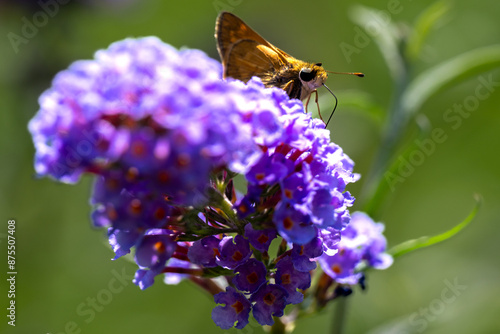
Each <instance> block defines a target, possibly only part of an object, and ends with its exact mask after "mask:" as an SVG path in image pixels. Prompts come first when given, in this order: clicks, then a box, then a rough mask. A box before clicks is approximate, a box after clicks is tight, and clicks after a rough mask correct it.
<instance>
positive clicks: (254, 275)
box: [246, 271, 259, 284]
mask: <svg viewBox="0 0 500 334" xmlns="http://www.w3.org/2000/svg"><path fill="white" fill-rule="evenodd" d="M246 277H247V281H248V283H250V284H255V283H257V281H258V280H259V275H257V273H256V272H255V271H254V272H252V273H250V274H248V275H247V276H246Z"/></svg>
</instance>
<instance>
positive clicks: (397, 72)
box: [350, 5, 406, 81]
mask: <svg viewBox="0 0 500 334" xmlns="http://www.w3.org/2000/svg"><path fill="white" fill-rule="evenodd" d="M381 13H382V11H380V10H378V9H373V8H369V7H365V6H361V5H356V6H353V7H352V8H351V10H350V16H351V19H352V21H353V22H355V23H356V24H358V25H359V26H361V27H363V28H364V29H365V31H366V32H367V33H368V34H369V35H370V37H371V38H373V39H374V41H375V42H376V44H377V46H378V48H379V49H380V52H381V53H382V56H383V57H384V59H385V62H386V63H387V67H388V68H389V70H390V72H391V75H392V77H393V78H394V79H395V80H396V81H399V80H400V79H399V78H400V76H401V75H402V74H404V73H406V70H405V62H404V60H403V58H402V57H401V53H400V52H399V42H400V38H399V36H400V33H399V28H398V27H397V26H396V25H395V24H393V23H391V22H390V18H389V19H388V18H387V17H384V16H382V15H381ZM367 27H370V28H372V29H367Z"/></svg>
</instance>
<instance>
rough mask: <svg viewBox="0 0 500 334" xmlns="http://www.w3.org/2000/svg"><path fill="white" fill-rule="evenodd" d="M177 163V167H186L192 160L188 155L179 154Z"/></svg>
mask: <svg viewBox="0 0 500 334" xmlns="http://www.w3.org/2000/svg"><path fill="white" fill-rule="evenodd" d="M176 162H177V166H179V167H186V166H187V165H189V163H190V162H191V158H190V157H189V155H188V154H179V156H178V157H177V161H176Z"/></svg>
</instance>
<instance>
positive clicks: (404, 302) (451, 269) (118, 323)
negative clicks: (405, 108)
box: [0, 0, 500, 334]
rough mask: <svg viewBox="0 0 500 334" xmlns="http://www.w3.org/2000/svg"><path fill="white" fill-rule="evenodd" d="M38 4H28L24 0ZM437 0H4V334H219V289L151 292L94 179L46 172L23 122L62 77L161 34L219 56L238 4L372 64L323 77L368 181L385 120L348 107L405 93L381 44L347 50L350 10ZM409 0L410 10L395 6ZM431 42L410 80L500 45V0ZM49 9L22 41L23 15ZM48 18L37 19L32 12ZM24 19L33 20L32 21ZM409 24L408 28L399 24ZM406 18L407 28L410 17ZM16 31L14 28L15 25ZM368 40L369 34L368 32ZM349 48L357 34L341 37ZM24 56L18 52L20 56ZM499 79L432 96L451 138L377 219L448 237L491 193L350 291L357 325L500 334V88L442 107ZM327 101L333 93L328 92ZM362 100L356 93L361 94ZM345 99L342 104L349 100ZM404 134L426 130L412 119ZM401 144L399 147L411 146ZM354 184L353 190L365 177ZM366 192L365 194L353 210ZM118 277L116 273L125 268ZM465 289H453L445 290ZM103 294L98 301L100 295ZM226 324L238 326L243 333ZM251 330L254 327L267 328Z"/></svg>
mask: <svg viewBox="0 0 500 334" xmlns="http://www.w3.org/2000/svg"><path fill="white" fill-rule="evenodd" d="M20 3H26V5H20ZM432 3H433V2H432V1H411V0H400V1H395V0H383V1H380V0H375V1H374V0H372V1H368V0H366V1H360V2H349V1H295V0H293V1H284V0H280V1H268V0H265V1H264V0H258V1H257V0H253V1H250V0H217V1H201V0H191V1H168V2H167V1H160V0H142V1H133V0H129V1H100V2H99V1H95V2H90V1H70V2H69V3H68V4H64V5H62V4H61V5H59V8H58V9H57V11H56V12H55V13H54V15H53V17H49V18H48V19H47V20H46V21H45V22H44V21H43V20H42V19H43V17H42V16H40V14H37V13H39V12H40V11H41V10H42V8H41V7H40V5H39V4H37V3H36V1H32V2H29V1H25V2H19V1H16V2H14V1H12V2H7V1H0V36H2V37H1V38H0V50H1V51H0V85H1V88H0V107H1V110H0V138H1V139H0V140H1V142H0V157H1V160H0V161H1V162H0V163H1V171H2V172H1V173H0V189H1V193H0V212H1V221H2V224H1V226H2V228H1V230H0V244H1V246H0V248H1V249H2V254H6V244H7V243H6V236H7V234H6V233H7V220H8V219H15V220H16V222H17V225H16V226H17V229H16V240H17V243H16V247H17V254H16V255H17V271H18V275H17V282H16V284H17V285H16V305H17V318H16V320H17V321H16V327H15V328H13V327H11V326H8V325H7V319H6V317H5V315H4V314H6V310H5V308H6V307H7V297H6V295H7V285H6V284H5V282H6V281H5V275H6V274H5V273H6V272H7V269H6V260H5V258H6V255H5V256H2V258H3V259H4V260H2V261H3V263H4V265H2V268H4V269H2V271H3V273H2V274H1V277H3V278H2V280H1V283H0V287H1V289H0V296H1V298H0V300H1V309H2V310H4V311H3V313H2V317H1V318H2V319H3V320H2V322H1V323H0V332H2V333H136V332H153V331H154V332H156V333H220V332H223V331H222V330H220V329H219V328H218V327H217V326H215V324H214V323H213V322H212V320H211V318H210V312H211V309H212V308H213V306H214V304H213V300H212V298H211V297H209V296H207V295H206V294H205V293H204V292H202V291H200V290H198V289H197V288H196V287H195V286H193V285H192V284H190V283H189V282H183V283H181V284H180V285H178V286H167V285H164V284H162V283H161V280H160V279H159V278H157V280H156V284H154V285H153V286H152V287H151V288H149V289H147V290H146V291H141V290H140V289H139V288H138V287H136V286H134V285H133V284H132V283H131V278H132V276H133V273H134V271H135V267H134V265H132V264H131V263H129V262H127V261H125V260H123V259H120V260H118V261H111V258H112V257H113V254H112V252H111V251H110V250H109V249H108V248H107V247H106V240H105V238H104V231H102V230H93V229H92V228H91V227H90V218H89V214H90V207H89V205H88V198H89V194H90V189H91V183H92V180H91V179H90V178H88V177H87V178H84V179H83V180H82V181H81V182H80V183H79V184H78V185H76V186H68V185H62V184H58V183H55V182H53V181H51V180H48V179H36V178H35V177H34V170H33V166H32V165H33V163H32V161H33V155H34V148H33V145H32V142H31V138H30V136H29V133H28V132H27V127H26V126H27V123H28V121H29V120H30V118H31V117H33V115H34V114H35V112H36V111H37V110H38V104H37V98H38V96H39V95H40V94H41V93H42V92H43V91H44V90H45V89H47V88H49V87H50V82H51V80H52V78H53V76H54V75H55V74H56V73H57V72H58V71H60V70H63V69H65V68H67V66H68V65H69V64H70V63H71V62H73V61H75V60H78V59H88V58H91V57H92V56H93V53H94V52H95V51H96V50H98V49H102V48H106V47H107V46H108V45H109V44H110V43H112V42H113V41H116V40H120V39H123V38H125V37H138V36H146V35H156V36H158V37H160V38H161V39H162V40H163V41H165V42H167V43H170V44H172V45H174V46H176V47H181V46H187V47H191V48H198V49H201V50H204V51H205V52H207V53H208V54H209V55H210V56H211V57H213V58H216V59H218V55H217V51H216V47H215V41H214V37H213V30H214V23H215V18H216V16H217V14H218V11H219V10H222V9H226V10H231V11H233V12H234V13H235V14H237V15H239V16H240V17H242V18H243V19H244V20H245V21H246V22H247V23H249V24H250V25H251V26H252V27H253V28H255V29H256V30H257V31H258V32H260V33H261V34H262V35H263V36H264V37H266V38H267V39H268V40H269V41H270V42H271V43H273V44H275V45H277V46H278V47H280V48H281V49H283V50H285V51H286V52H288V53H290V54H292V55H294V56H295V57H297V58H299V59H302V60H309V61H315V62H319V61H321V62H323V65H324V66H325V68H326V69H329V70H333V71H362V72H364V73H365V74H366V77H365V78H364V79H358V78H356V77H349V76H336V75H331V76H330V78H329V80H328V82H327V84H328V85H329V87H330V88H331V89H332V90H333V91H334V92H336V94H337V96H338V98H339V107H338V109H337V111H336V113H335V116H334V118H333V123H332V124H331V125H330V129H331V130H332V139H333V140H334V141H335V142H336V143H338V144H340V145H341V146H342V147H343V149H344V150H345V151H346V152H347V154H348V155H349V156H350V157H351V158H352V159H353V160H354V161H355V163H356V167H355V171H356V172H358V173H361V174H362V175H363V176H365V175H366V174H367V173H368V171H369V169H370V165H371V163H372V161H373V159H374V156H375V154H376V151H377V147H378V146H379V144H380V141H381V133H382V131H383V126H382V125H381V122H380V121H379V120H377V118H376V117H373V116H372V115H368V114H367V113H364V112H362V111H360V110H358V109H357V108H351V107H350V106H351V105H352V103H349V101H351V100H352V99H353V98H352V96H354V97H356V96H357V94H358V92H362V93H363V94H364V95H365V96H369V97H370V100H371V101H372V102H375V103H377V104H379V105H380V106H381V107H382V110H387V109H388V108H389V106H390V104H391V97H392V94H393V93H394V89H395V87H394V85H393V84H392V81H391V77H390V73H389V70H388V67H387V66H386V64H385V62H384V59H383V56H382V54H381V53H380V51H379V49H378V48H377V47H376V45H375V40H374V39H373V38H369V41H368V42H367V43H366V45H365V44H363V47H359V46H360V45H358V47H357V51H356V52H354V53H352V54H351V55H350V56H349V57H346V56H345V53H343V51H342V49H341V47H340V45H341V43H348V44H350V45H352V46H355V47H356V34H357V30H356V29H357V28H356V27H359V26H358V25H357V24H355V23H353V21H352V20H351V19H350V17H349V15H350V14H349V13H350V12H351V11H350V8H352V6H353V5H355V4H364V5H366V6H370V7H373V8H376V9H379V10H385V11H386V13H389V16H388V19H389V21H390V22H391V23H396V22H405V23H407V24H409V25H411V23H412V22H414V21H415V19H416V17H417V16H418V15H419V13H421V12H422V11H423V10H424V9H425V8H427V7H428V6H429V5H430V4H432ZM395 5H397V8H400V9H401V10H399V11H398V13H396V14H391V13H390V12H389V9H390V8H393V6H395ZM449 6H450V10H449V12H448V13H447V15H446V16H445V17H444V19H443V20H441V21H440V24H439V25H438V26H437V29H434V30H433V31H432V32H430V34H429V36H428V38H427V39H426V40H425V41H424V48H423V50H424V52H423V54H422V56H421V57H420V58H419V59H418V60H417V61H416V62H415V67H414V68H413V71H414V72H413V73H412V75H416V74H418V73H420V72H422V71H424V70H426V69H428V68H431V67H432V66H434V65H436V64H438V63H440V62H442V61H444V60H447V59H450V58H452V57H455V56H457V55H459V54H462V53H465V52H467V51H469V50H472V49H475V48H479V47H483V46H488V45H493V44H497V43H499V42H500V40H499V37H500V23H499V21H498V13H499V12H500V3H499V2H498V1H497V0H476V1H473V2H471V1H469V0H456V1H453V2H450V3H449ZM33 15H35V19H38V20H41V21H38V22H39V25H40V26H39V27H38V30H37V31H36V32H34V33H33V34H32V36H31V35H30V37H29V38H26V39H25V40H22V42H20V44H16V45H15V46H13V45H12V43H11V41H10V40H9V33H15V34H17V35H19V36H22V29H23V26H24V25H25V24H26V20H28V21H31V22H33V19H34V17H33ZM36 15H38V16H36ZM23 18H24V19H23ZM402 27H404V26H402ZM403 29H404V28H403ZM10 36H11V37H12V36H13V35H12V34H10ZM358 44H359V43H358ZM343 45H346V44H343ZM16 51H17V52H16ZM490 76H491V77H492V80H493V81H494V82H500V71H499V70H498V69H496V70H489V71H488V72H484V73H482V74H476V75H473V76H470V77H469V78H467V79H466V80H463V81H460V82H459V83H458V84H456V85H453V86H451V87H449V88H447V89H445V90H443V91H442V92H441V93H439V94H438V95H436V96H434V97H432V98H431V99H430V100H428V101H426V102H425V103H424V105H423V108H422V110H421V113H423V114H424V115H425V116H426V117H427V119H428V121H429V123H430V124H429V127H430V129H437V128H440V129H442V130H443V131H444V133H445V134H446V140H445V141H444V142H443V143H439V144H436V147H435V150H434V152H433V153H432V154H429V155H426V156H425V159H424V160H423V162H422V163H421V164H420V165H419V166H416V167H415V170H414V171H413V172H412V173H410V174H411V175H409V176H408V177H406V178H404V182H400V183H398V184H397V186H396V189H395V190H394V191H392V192H389V194H388V196H387V197H386V201H385V202H384V204H383V205H382V206H380V207H379V209H377V210H376V216H375V219H376V220H377V221H382V222H384V223H385V224H386V236H387V238H388V240H389V244H390V245H395V244H398V243H400V242H402V241H405V240H407V239H411V238H416V237H419V236H422V235H433V234H437V233H441V232H443V231H445V230H447V229H449V228H450V227H452V226H453V225H455V224H457V223H458V222H460V221H461V220H462V219H463V218H465V217H466V216H467V214H468V213H469V212H470V210H472V208H473V206H474V200H473V194H474V193H479V194H481V195H482V197H483V198H484V203H483V206H482V207H481V210H480V211H479V214H478V215H477V217H476V219H475V220H474V222H473V223H472V224H471V225H470V226H469V227H468V228H467V229H466V230H464V231H463V232H461V233H460V234H459V235H458V236H456V237H454V238H452V239H451V240H449V241H447V242H446V243H443V244H439V245H436V246H434V247H431V248H428V249H424V250H422V251H418V252H415V253H411V254H409V255H406V256H403V257H401V258H399V259H398V260H397V261H396V262H395V264H394V265H393V266H392V267H391V268H389V269H388V270H386V271H381V272H376V271H372V272H370V273H369V276H368V291H365V292H361V291H359V290H356V291H355V293H354V296H353V297H352V298H351V299H350V300H349V309H348V315H347V324H346V326H347V327H346V333H372V334H374V333H433V334H437V333H500V317H499V316H498V314H499V313H500V286H499V279H500V265H499V264H500V260H499V254H500V242H499V237H500V224H499V221H500V218H499V217H500V157H499V154H498V152H496V153H495V150H497V149H498V147H500V131H499V130H500V113H499V107H498V106H499V105H500V94H498V87H496V88H493V89H492V90H493V92H492V93H491V94H490V95H489V96H488V98H486V99H485V100H481V101H480V102H479V104H478V105H477V107H474V108H473V109H474V110H473V111H472V112H471V113H470V117H468V118H463V119H462V123H461V124H460V126H457V127H456V129H454V128H452V126H451V125H453V123H450V122H446V121H445V119H444V118H443V115H444V114H445V112H446V110H447V109H449V108H452V107H453V105H454V104H456V103H464V101H465V100H466V98H467V97H468V96H474V94H475V90H476V88H477V87H478V85H479V84H480V81H479V80H480V78H481V77H482V78H483V79H484V78H486V79H488V78H489V77H490ZM320 95H321V99H320V103H321V105H322V109H323V108H324V109H326V110H328V108H330V106H331V105H332V103H333V101H332V97H331V96H329V95H328V93H327V92H326V90H320ZM349 96H350V97H349ZM343 101H344V102H343ZM407 131H408V132H407V135H406V136H404V137H403V139H402V142H401V144H402V145H404V144H405V142H404V141H407V142H408V143H411V142H412V141H414V139H415V137H414V134H415V133H416V131H417V126H416V125H415V122H410V126H409V128H408V130H407ZM401 147H402V146H401ZM364 180H366V177H365V178H364V179H363V178H362V179H361V181H359V182H358V183H356V184H354V185H350V186H349V187H348V189H349V190H350V191H351V193H353V194H354V196H358V195H359V194H360V192H361V189H362V186H363V181H364ZM361 204H362V203H361V202H358V204H356V206H355V208H354V209H355V210H356V209H359V208H360V207H361V206H360V205H361ZM117 277H120V279H117ZM454 283H455V284H459V285H460V287H459V289H458V290H456V291H455V292H453V291H452V290H451V289H450V288H449V285H450V284H451V285H453V284H454ZM93 303H95V304H93ZM332 306H333V305H330V306H329V307H328V308H327V309H326V310H325V311H324V312H322V313H321V314H319V315H315V316H312V317H309V318H306V319H301V320H300V321H299V322H298V323H297V328H296V333H311V332H316V333H327V332H328V330H329V328H330V324H331V321H332V320H331V319H332V314H333V311H334V307H332ZM230 332H232V333H234V332H236V331H235V330H231V331H230ZM261 332H262V330H261V329H260V328H258V327H252V326H247V328H246V330H244V333H261Z"/></svg>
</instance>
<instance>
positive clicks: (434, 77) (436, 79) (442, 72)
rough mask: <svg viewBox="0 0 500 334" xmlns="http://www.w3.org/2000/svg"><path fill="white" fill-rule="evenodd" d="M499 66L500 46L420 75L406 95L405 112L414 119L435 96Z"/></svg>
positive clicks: (403, 105) (469, 55) (438, 66)
mask: <svg viewBox="0 0 500 334" xmlns="http://www.w3.org/2000/svg"><path fill="white" fill-rule="evenodd" d="M498 67H500V44H495V45H491V46H487V47H483V48H479V49H475V50H471V51H468V52H465V53H462V54H460V55H458V56H456V57H454V58H452V59H450V60H447V61H445V62H443V63H441V64H439V65H436V66H434V67H432V68H430V69H428V70H426V71H425V72H423V73H422V74H420V75H419V76H417V77H416V78H415V79H414V80H413V81H412V82H411V83H410V84H409V85H408V88H407V89H406V90H405V91H404V92H403V96H402V99H401V100H402V105H401V107H402V109H403V110H402V112H404V113H405V114H406V117H407V118H409V117H412V116H413V115H414V114H415V113H416V112H417V111H418V110H419V109H420V108H421V107H422V105H423V104H424V103H425V102H426V101H427V100H429V98H431V97H432V96H434V95H436V94H437V93H438V92H441V91H442V90H444V89H445V88H447V87H449V86H451V85H455V84H457V83H458V82H460V81H462V80H464V79H467V78H469V77H471V76H474V75H477V74H479V73H482V72H485V71H488V70H491V69H494V68H498Z"/></svg>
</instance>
